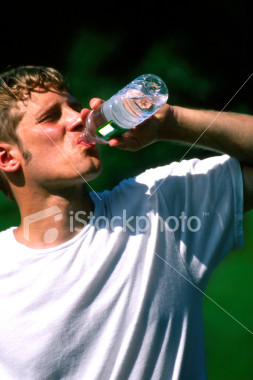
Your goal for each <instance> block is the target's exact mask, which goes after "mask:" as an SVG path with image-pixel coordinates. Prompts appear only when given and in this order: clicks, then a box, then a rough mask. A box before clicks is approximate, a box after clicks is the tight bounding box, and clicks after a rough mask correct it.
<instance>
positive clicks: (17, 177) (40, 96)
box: [8, 89, 101, 248]
mask: <svg viewBox="0 0 253 380" xmlns="http://www.w3.org/2000/svg"><path fill="white" fill-rule="evenodd" d="M22 108H23V110H24V111H25V114H24V117H23V119H22V121H21V122H20V124H19V126H18V129H17V133H18V136H19V138H20V141H21V142H22V148H23V150H24V151H25V152H28V156H29V159H28V160H25V158H24V157H23V155H22V153H21V151H20V150H19V149H18V147H16V146H14V147H12V148H11V151H10V152H11V155H12V156H13V157H12V160H10V161H12V162H15V163H16V166H15V170H14V167H13V170H10V172H9V173H8V176H9V179H10V180H11V181H12V188H13V191H14V194H15V197H16V199H17V203H18V205H19V208H20V213H21V225H20V227H18V228H17V229H16V230H15V232H14V233H15V237H16V239H17V240H18V241H20V242H21V243H23V244H26V245H29V246H31V247H34V248H37V247H40V248H47V247H49V246H51V245H50V244H47V243H45V242H44V241H43V239H42V236H43V234H44V231H45V230H47V229H48V228H49V227H50V223H53V224H52V225H54V227H57V229H58V231H60V233H59V236H58V239H57V240H56V241H54V244H53V245H57V244H59V243H62V242H64V241H66V240H68V239H69V238H71V237H72V236H73V234H74V233H73V232H72V233H71V232H70V230H69V211H70V210H71V211H75V210H86V211H87V214H88V212H90V211H93V208H94V205H93V202H92V201H91V198H90V197H89V194H88V191H87V190H84V188H85V186H84V184H85V182H86V181H90V180H91V179H94V178H96V177H97V176H98V175H99V173H100V171H101V162H100V158H99V154H98V151H97V148H96V146H95V145H92V144H84V143H83V144H80V143H78V138H79V136H80V133H81V132H82V131H83V129H84V121H85V118H86V116H87V114H88V113H89V110H88V109H84V110H82V107H81V105H80V104H79V103H78V102H77V100H76V99H75V98H74V97H73V96H71V95H70V94H68V93H57V92H55V91H53V90H52V91H47V92H46V91H44V90H40V89H36V91H34V92H32V94H31V98H30V99H28V100H27V101H25V103H24V104H23V105H22ZM13 165H14V164H13ZM84 194H85V196H84ZM55 205H57V206H58V207H59V208H60V209H61V211H62V214H63V218H62V219H61V220H60V221H58V222H57V223H56V222H55V221H54V220H53V218H47V220H41V221H37V222H36V223H34V224H31V226H30V229H31V231H30V240H29V242H26V241H24V238H23V235H24V234H23V228H24V226H23V218H24V217H25V216H27V215H31V214H33V213H36V212H38V211H40V210H44V209H47V208H49V207H52V206H55ZM50 219H52V221H51V220H50ZM56 224H57V226H56ZM33 230H34V231H33ZM40 232H41V233H40Z"/></svg>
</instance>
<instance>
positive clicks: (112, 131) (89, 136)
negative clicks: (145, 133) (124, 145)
mask: <svg viewBox="0 0 253 380" xmlns="http://www.w3.org/2000/svg"><path fill="white" fill-rule="evenodd" d="M167 100H168V89H167V87H166V85H165V83H164V82H163V81H162V79H161V78H159V77H158V76H156V75H153V74H144V75H141V76H139V77H138V78H136V79H135V80H133V81H132V82H131V83H129V84H128V85H127V86H125V87H124V88H123V89H122V90H120V91H119V92H117V93H116V94H115V95H113V96H112V97H111V98H110V99H109V100H107V101H106V102H105V103H103V104H102V105H101V106H100V107H99V108H98V109H96V110H93V111H92V112H90V114H89V115H88V117H87V119H86V126H85V130H84V132H83V134H82V135H81V137H80V138H81V140H82V139H83V141H87V140H88V142H99V143H107V144H108V141H109V139H110V138H111V137H114V136H119V135H121V134H123V133H124V132H126V131H127V130H128V129H131V128H133V127H135V126H136V125H138V124H140V123H142V122H143V121H144V120H146V119H147V118H149V117H150V116H151V115H153V114H154V113H155V112H156V111H157V110H158V109H159V108H160V107H162V106H163V105H164V104H165V103H166V102H167Z"/></svg>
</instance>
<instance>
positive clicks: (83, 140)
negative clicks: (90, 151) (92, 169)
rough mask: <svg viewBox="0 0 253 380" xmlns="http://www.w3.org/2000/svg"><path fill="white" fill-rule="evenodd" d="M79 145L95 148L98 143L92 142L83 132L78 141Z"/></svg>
mask: <svg viewBox="0 0 253 380" xmlns="http://www.w3.org/2000/svg"><path fill="white" fill-rule="evenodd" d="M77 145H85V146H88V147H95V146H96V143H95V142H94V141H92V140H91V139H90V138H89V137H88V136H87V134H86V133H85V132H83V133H82V134H81V135H80V136H79V137H78V139H77Z"/></svg>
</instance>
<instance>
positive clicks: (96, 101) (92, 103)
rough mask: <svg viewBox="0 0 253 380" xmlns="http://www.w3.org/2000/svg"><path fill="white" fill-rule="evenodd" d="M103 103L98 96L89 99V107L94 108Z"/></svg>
mask: <svg viewBox="0 0 253 380" xmlns="http://www.w3.org/2000/svg"><path fill="white" fill-rule="evenodd" d="M103 103H104V100H102V99H100V98H92V99H91V100H90V108H91V109H93V110H94V109H96V108H98V107H99V106H101V104H103Z"/></svg>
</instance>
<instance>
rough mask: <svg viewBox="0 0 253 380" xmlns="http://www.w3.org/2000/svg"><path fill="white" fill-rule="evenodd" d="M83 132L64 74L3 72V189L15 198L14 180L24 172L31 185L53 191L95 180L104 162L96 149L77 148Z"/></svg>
mask: <svg viewBox="0 0 253 380" xmlns="http://www.w3.org/2000/svg"><path fill="white" fill-rule="evenodd" d="M83 128H84V125H83V120H82V119H81V106H80V104H79V103H78V102H77V101H76V99H75V98H74V97H73V96H71V95H70V93H69V92H68V91H67V89H66V86H65V83H64V80H63V77H62V75H61V74H60V73H59V72H58V71H56V70H55V69H52V68H46V67H34V66H23V67H18V68H16V69H12V70H10V71H8V72H6V73H4V74H2V75H1V76H0V189H1V190H2V191H3V192H4V193H5V194H6V195H7V196H8V197H9V198H10V199H12V200H14V196H13V191H12V190H11V189H12V187H13V186H11V185H10V183H12V181H11V178H12V177H13V173H15V174H18V172H20V171H21V170H22V172H25V173H23V174H25V179H26V181H28V182H29V180H31V182H32V180H33V179H34V181H37V182H40V181H39V179H41V181H44V183H45V186H47V185H48V186H49V187H50V184H51V185H52V186H53V185H56V184H57V182H58V183H59V184H60V183H61V182H62V183H61V185H64V181H65V183H66V181H67V179H69V180H72V181H74V182H75V181H76V180H77V179H78V180H79V181H80V180H81V179H82V177H83V178H85V180H90V179H91V178H92V177H94V175H95V172H97V173H98V171H99V170H98V169H99V168H100V162H99V157H98V154H97V151H96V149H95V148H94V147H92V146H81V145H80V144H77V141H78V136H79V135H80V132H81V131H82V130H83ZM91 166H92V167H91ZM92 172H93V174H92Z"/></svg>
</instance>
